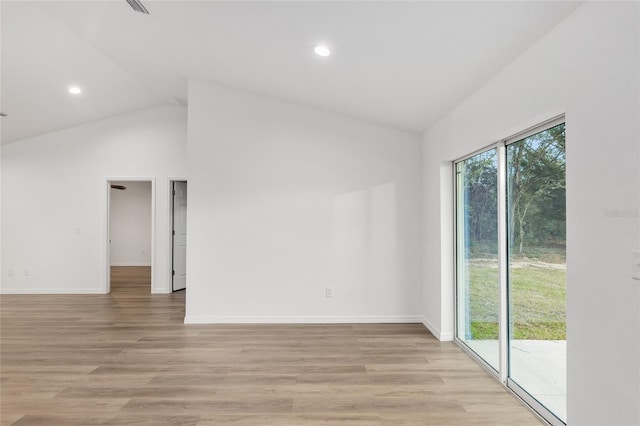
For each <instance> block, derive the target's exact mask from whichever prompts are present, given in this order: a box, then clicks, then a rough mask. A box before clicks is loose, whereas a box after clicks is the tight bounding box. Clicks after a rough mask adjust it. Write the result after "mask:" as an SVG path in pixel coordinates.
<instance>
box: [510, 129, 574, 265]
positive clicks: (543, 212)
mask: <svg viewBox="0 0 640 426" xmlns="http://www.w3.org/2000/svg"><path fill="white" fill-rule="evenodd" d="M565 162H566V157H565V126H564V124H560V125H558V126H555V127H553V128H551V129H548V130H545V131H543V132H540V133H537V134H535V135H532V136H529V137H527V138H525V139H523V140H521V141H518V142H515V143H513V144H511V145H509V146H507V177H508V194H509V211H508V214H509V230H510V233H509V238H510V246H511V247H512V250H514V249H515V250H514V251H515V253H514V254H519V255H522V254H523V253H524V249H525V245H526V243H538V244H539V243H543V242H548V241H550V240H555V241H558V240H562V241H564V238H565V232H566V231H565V225H564V224H565V190H566V180H565V173H566V171H565Z"/></svg>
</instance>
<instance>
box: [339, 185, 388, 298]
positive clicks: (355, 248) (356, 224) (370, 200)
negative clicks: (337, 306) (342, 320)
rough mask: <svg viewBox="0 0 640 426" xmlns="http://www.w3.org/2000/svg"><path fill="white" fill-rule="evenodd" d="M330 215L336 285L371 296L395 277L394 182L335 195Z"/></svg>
mask: <svg viewBox="0 0 640 426" xmlns="http://www.w3.org/2000/svg"><path fill="white" fill-rule="evenodd" d="M333 217H334V228H333V234H334V235H333V241H334V253H335V259H334V262H335V263H334V264H335V265H336V269H335V277H334V282H335V283H336V285H337V286H339V287H340V288H344V289H351V291H353V292H354V293H356V294H371V297H375V294H376V290H378V289H383V288H388V287H392V286H394V285H395V283H396V282H397V278H398V277H397V252H396V229H397V220H396V185H395V183H393V182H391V183H385V184H382V185H377V186H374V187H371V188H368V189H365V190H360V191H354V192H350V193H347V194H343V195H339V196H337V197H335V199H334V202H333ZM386 294H389V293H388V292H387V293H386Z"/></svg>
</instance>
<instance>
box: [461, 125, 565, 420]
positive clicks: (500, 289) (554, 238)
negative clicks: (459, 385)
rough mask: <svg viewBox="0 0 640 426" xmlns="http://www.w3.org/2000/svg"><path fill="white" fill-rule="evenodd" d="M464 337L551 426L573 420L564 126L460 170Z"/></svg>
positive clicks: (530, 135)
mask: <svg viewBox="0 0 640 426" xmlns="http://www.w3.org/2000/svg"><path fill="white" fill-rule="evenodd" d="M455 172H456V176H455V181H456V338H457V340H458V341H459V342H461V343H462V344H463V345H464V346H465V347H466V348H467V349H469V350H471V351H473V353H475V354H476V355H477V356H478V357H479V358H481V360H483V361H484V362H485V363H486V364H487V365H488V366H489V367H490V368H491V369H492V370H493V371H494V373H495V374H496V376H497V377H499V378H500V379H501V381H503V383H505V385H507V386H508V387H510V388H511V389H512V390H514V391H515V392H516V393H517V394H518V395H519V396H520V397H521V398H523V399H524V400H525V401H526V402H527V403H529V404H530V405H531V406H532V407H533V408H534V409H536V410H537V411H538V412H539V413H540V414H541V415H543V416H544V417H545V418H546V419H547V420H548V421H550V422H551V423H552V424H562V423H564V422H566V325H565V324H566V322H565V317H566V315H565V311H566V250H565V240H566V232H565V227H566V219H565V211H566V208H565V200H566V196H565V195H566V189H565V188H566V186H565V126H564V123H563V121H562V119H557V120H554V121H550V122H547V123H546V124H544V125H541V126H539V127H538V128H535V129H531V130H529V131H527V132H526V133H523V134H521V135H519V136H516V137H513V138H510V139H508V140H504V141H501V142H499V143H497V144H496V145H495V146H494V147H491V148H489V149H487V150H485V151H483V152H480V153H478V154H475V155H472V156H469V157H466V158H464V159H461V160H460V161H457V162H456V163H455Z"/></svg>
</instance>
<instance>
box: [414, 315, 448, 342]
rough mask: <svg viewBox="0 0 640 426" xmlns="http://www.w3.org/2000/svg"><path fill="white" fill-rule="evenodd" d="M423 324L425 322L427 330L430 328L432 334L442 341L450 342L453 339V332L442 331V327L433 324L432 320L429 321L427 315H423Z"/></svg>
mask: <svg viewBox="0 0 640 426" xmlns="http://www.w3.org/2000/svg"><path fill="white" fill-rule="evenodd" d="M420 322H422V324H424V326H425V327H427V330H429V331H430V332H431V334H433V335H434V336H435V338H436V339H438V340H440V341H441V342H450V341H452V340H453V333H451V332H446V333H443V332H441V331H440V329H439V328H438V327H436V326H435V325H433V324H432V323H431V321H429V320H428V319H427V318H426V317H424V316H423V317H421V321H420Z"/></svg>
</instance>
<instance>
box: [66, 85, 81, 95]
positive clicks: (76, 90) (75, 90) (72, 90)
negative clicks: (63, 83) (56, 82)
mask: <svg viewBox="0 0 640 426" xmlns="http://www.w3.org/2000/svg"><path fill="white" fill-rule="evenodd" d="M69 93H71V94H72V95H79V94H80V93H82V89H81V88H79V87H78V86H70V87H69Z"/></svg>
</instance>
